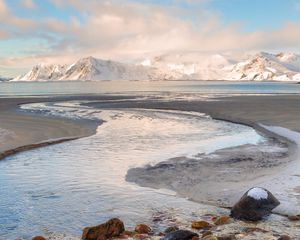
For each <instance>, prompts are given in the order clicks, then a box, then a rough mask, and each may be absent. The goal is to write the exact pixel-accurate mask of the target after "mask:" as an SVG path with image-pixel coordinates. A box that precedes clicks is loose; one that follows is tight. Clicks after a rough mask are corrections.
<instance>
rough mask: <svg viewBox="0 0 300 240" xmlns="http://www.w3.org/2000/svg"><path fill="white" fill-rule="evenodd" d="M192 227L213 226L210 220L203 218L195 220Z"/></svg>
mask: <svg viewBox="0 0 300 240" xmlns="http://www.w3.org/2000/svg"><path fill="white" fill-rule="evenodd" d="M192 228H194V229H198V230H199V229H204V228H211V225H210V224H209V223H208V222H206V221H203V220H201V221H194V222H192Z"/></svg>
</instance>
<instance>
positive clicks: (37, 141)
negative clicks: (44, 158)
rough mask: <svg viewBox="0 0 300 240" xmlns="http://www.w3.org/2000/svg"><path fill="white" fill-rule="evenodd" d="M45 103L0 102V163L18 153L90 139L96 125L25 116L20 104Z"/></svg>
mask: <svg viewBox="0 0 300 240" xmlns="http://www.w3.org/2000/svg"><path fill="white" fill-rule="evenodd" d="M43 100H44V99H39V98H36V99H3V98H2V99H0V128H1V129H4V130H5V131H6V132H7V134H6V135H5V136H4V137H3V138H2V141H1V144H0V160H1V159H3V158H5V157H7V156H9V155H12V154H16V153H18V152H22V151H26V150H30V149H33V148H36V147H43V146H47V145H50V144H58V143H61V142H64V141H68V140H73V139H77V138H81V137H86V136H90V135H92V134H94V133H95V131H96V128H97V126H98V124H99V123H96V122H92V121H75V120H71V119H62V118H61V119H59V118H53V117H46V116H41V115H37V114H33V113H26V112H24V111H20V110H19V107H18V106H19V104H21V103H25V102H41V101H43Z"/></svg>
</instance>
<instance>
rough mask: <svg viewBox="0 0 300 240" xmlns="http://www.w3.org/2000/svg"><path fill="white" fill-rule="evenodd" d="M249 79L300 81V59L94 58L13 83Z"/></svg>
mask: <svg viewBox="0 0 300 240" xmlns="http://www.w3.org/2000/svg"><path fill="white" fill-rule="evenodd" d="M189 79H191V80H232V81H234V80H249V81H252V80H254V81H263V80H276V81H291V80H293V81H299V80H300V56H298V55H296V54H292V53H279V54H277V55H275V54H270V53H265V52H260V53H256V54H249V53H248V54H244V55H243V56H241V55H234V54H203V53H199V52H189V53H170V54H163V55H159V56H155V57H152V58H146V59H145V60H143V61H141V62H140V63H138V64H126V63H120V62H116V61H107V60H101V59H96V58H93V57H87V58H82V59H80V60H79V61H77V62H75V63H74V64H72V65H70V66H67V65H54V64H50V65H46V64H39V65H37V66H35V67H33V68H32V70H31V71H29V72H28V73H27V74H25V75H23V76H19V77H17V78H15V79H14V80H13V81H37V80H44V81H58V80H82V81H85V80H189Z"/></svg>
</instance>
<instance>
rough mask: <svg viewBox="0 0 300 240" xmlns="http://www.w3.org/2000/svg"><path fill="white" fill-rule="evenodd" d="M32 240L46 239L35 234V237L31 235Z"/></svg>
mask: <svg viewBox="0 0 300 240" xmlns="http://www.w3.org/2000/svg"><path fill="white" fill-rule="evenodd" d="M32 240H47V239H46V238H44V237H42V236H36V237H33V238H32Z"/></svg>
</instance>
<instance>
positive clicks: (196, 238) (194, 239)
mask: <svg viewBox="0 0 300 240" xmlns="http://www.w3.org/2000/svg"><path fill="white" fill-rule="evenodd" d="M192 240H200V238H199V237H193V238H192Z"/></svg>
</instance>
